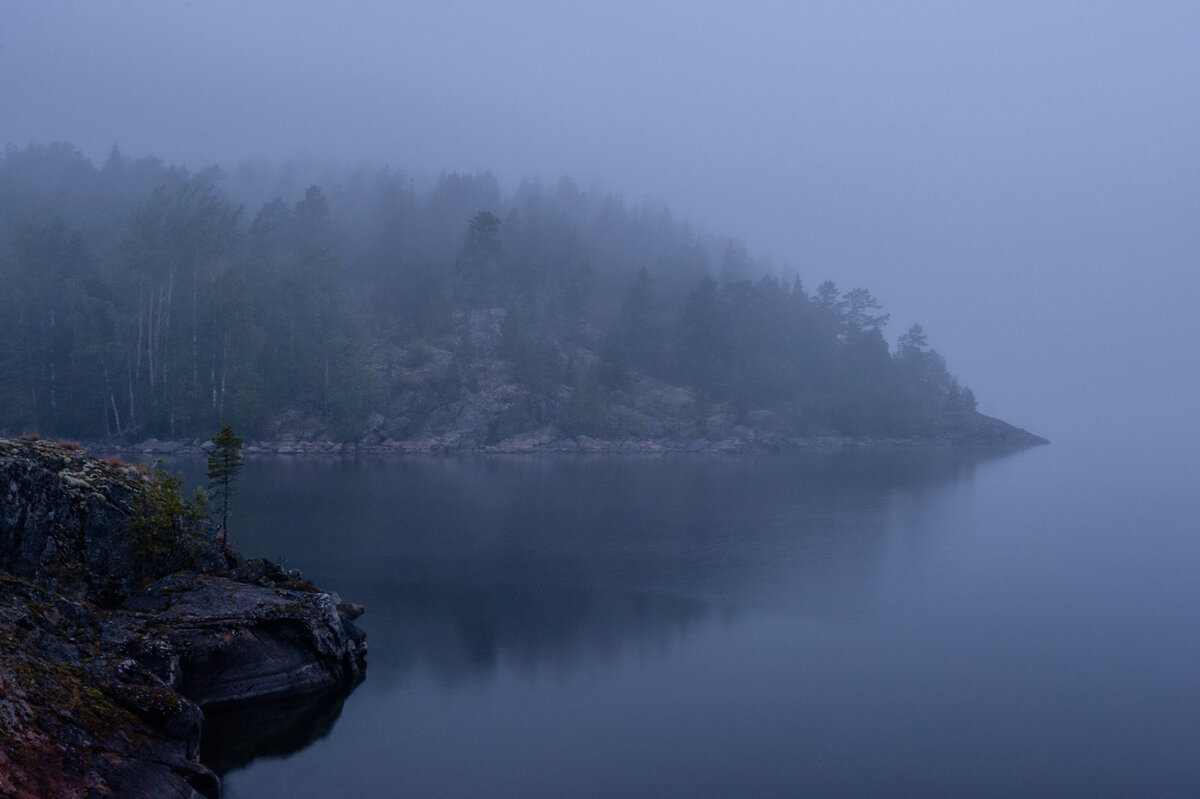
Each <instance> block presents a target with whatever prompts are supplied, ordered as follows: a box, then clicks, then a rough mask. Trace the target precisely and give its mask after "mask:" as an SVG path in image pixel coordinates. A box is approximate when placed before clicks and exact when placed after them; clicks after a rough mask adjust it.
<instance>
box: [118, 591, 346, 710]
mask: <svg viewBox="0 0 1200 799" xmlns="http://www.w3.org/2000/svg"><path fill="white" fill-rule="evenodd" d="M123 609H124V610H125V611H127V613H125V614H124V615H125V616H126V620H125V623H128V624H130V625H131V627H132V628H133V630H132V631H131V634H130V636H129V640H130V641H133V642H136V645H137V646H139V647H141V650H140V651H141V652H142V653H143V654H142V659H143V661H144V662H147V663H151V664H153V665H154V667H155V670H156V672H157V673H158V676H159V677H160V678H162V679H163V680H164V681H165V682H167V683H168V684H170V685H171V686H172V687H174V688H176V689H177V690H178V691H179V692H180V693H182V694H183V695H184V696H186V697H188V698H189V699H191V700H192V701H193V702H196V703H197V704H200V705H202V706H204V707H227V706H229V705H236V704H241V703H246V702H261V701H274V700H278V699H286V698H295V697H300V696H305V695H309V694H316V693H320V692H322V691H326V690H328V689H330V688H333V687H335V686H338V685H342V684H343V683H346V682H350V681H355V680H357V679H358V678H359V677H360V676H361V673H362V663H363V659H364V657H365V656H366V643H365V641H364V638H365V636H364V635H363V634H362V632H361V631H360V630H359V629H358V628H357V627H355V626H354V625H353V624H352V623H351V622H350V621H348V620H344V619H343V618H342V617H341V615H339V613H338V600H337V598H336V596H335V595H332V594H326V593H322V592H319V591H311V590H309V591H305V590H296V589H283V588H274V587H263V586H260V585H255V584H247V583H240V582H236V581H234V580H229V579H226V578H223V577H216V576H207V575H197V576H171V577H166V578H163V579H162V580H159V581H158V582H156V583H155V584H153V585H151V586H150V587H149V588H147V589H145V590H144V591H140V592H139V593H137V594H135V595H134V596H132V597H130V598H129V599H128V600H127V601H126V602H125V604H124V606H123ZM139 628H140V629H139Z"/></svg>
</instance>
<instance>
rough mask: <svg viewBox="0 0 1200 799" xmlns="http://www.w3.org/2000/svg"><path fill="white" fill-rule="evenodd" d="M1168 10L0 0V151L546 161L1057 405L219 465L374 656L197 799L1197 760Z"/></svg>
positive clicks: (1165, 779)
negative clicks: (705, 446) (637, 445)
mask: <svg viewBox="0 0 1200 799" xmlns="http://www.w3.org/2000/svg"><path fill="white" fill-rule="evenodd" d="M1197 41H1200V4H1197V3H1194V2H1185V1H1184V0H1168V1H1167V2H1160V3H1155V4H1153V6H1152V7H1141V6H1136V5H1134V4H1129V3H1116V2H1083V1H1082V0H1070V1H1069V2H1063V3H1056V4H1053V5H1048V4H1045V3H1033V2H1015V3H1005V4H991V5H989V6H987V7H982V6H979V5H978V4H961V3H948V2H941V1H940V0H938V1H936V2H935V1H934V0H923V1H922V2H918V3H915V4H905V5H903V6H900V5H897V4H894V3H885V2H875V1H874V0H872V1H871V2H865V3H856V4H845V3H835V2H823V1H818V2H806V3H803V4H795V3H783V2H765V3H756V4H753V5H752V7H751V6H749V5H748V4H745V3H741V4H735V3H726V2H699V3H689V4H687V5H686V6H685V5H683V4H680V3H677V2H665V1H664V2H657V1H651V2H638V3H633V2H625V1H624V0H619V1H618V2H610V3H604V4H592V5H589V6H588V7H586V8H584V7H581V6H576V5H574V4H554V3H547V2H537V1H535V0H530V1H529V2H525V1H524V0H521V1H519V2H512V3H506V4H502V5H501V4H489V3H480V2H473V1H472V0H451V1H449V2H440V3H425V4H411V3H406V4H393V3H382V2H363V3H356V4H353V5H350V6H345V5H339V4H332V3H323V2H317V1H316V0H304V2H295V3H289V4H288V5H287V7H286V9H284V8H282V7H280V6H279V5H277V4H269V3H262V4H255V3H244V2H237V3H234V2H226V1H225V0H219V1H218V2H206V3H191V4H163V3H156V2H151V1H150V0H130V1H129V2H120V3H116V2H84V1H83V0H76V1H74V2H71V1H66V2H61V3H24V2H18V0H0V109H2V112H0V142H3V143H5V144H7V145H9V146H12V147H18V148H19V147H24V146H26V145H28V144H30V143H40V144H45V143H49V142H54V141H65V142H69V143H72V144H74V145H75V146H77V147H79V148H80V149H81V150H82V152H83V153H84V154H85V155H86V156H87V157H88V158H90V159H91V161H92V162H94V163H96V164H102V163H104V160H105V158H106V157H107V156H108V154H109V152H110V148H111V147H112V146H113V145H114V144H116V145H118V146H119V148H120V149H121V151H122V152H123V153H125V154H126V155H127V156H131V157H135V158H136V157H141V156H145V155H154V156H157V157H160V158H162V159H164V160H166V161H167V162H169V163H183V164H186V166H187V167H188V168H189V169H190V170H192V171H193V172H195V171H197V170H200V169H203V168H204V167H206V166H208V165H211V164H218V165H220V166H221V167H222V169H223V170H224V173H225V178H224V179H223V184H224V185H225V186H232V185H240V186H243V187H245V186H247V185H255V184H254V180H255V176H256V175H264V174H276V173H275V172H274V170H280V172H281V173H282V174H285V175H289V176H290V179H291V180H293V181H294V185H295V186H296V187H298V189H297V191H299V192H301V194H302V193H303V191H304V189H305V188H306V187H307V185H308V183H311V182H322V181H324V180H325V178H326V177H328V176H338V177H334V178H332V179H334V180H341V179H346V180H349V178H347V177H346V176H348V175H352V174H354V172H353V170H354V169H355V168H361V171H360V174H373V173H374V171H375V170H376V169H377V168H379V167H381V166H384V165H389V166H390V167H392V168H394V169H395V170H397V171H398V172H400V173H403V174H405V175H409V176H411V178H412V184H413V185H416V186H429V185H432V184H434V183H435V182H436V181H437V179H438V176H439V175H441V174H443V173H444V172H452V171H456V170H457V171H461V172H463V173H467V174H476V173H480V172H485V171H490V172H491V174H492V175H494V176H495V179H496V180H495V185H496V187H497V191H498V192H500V193H502V194H503V195H504V196H510V195H511V194H512V193H513V192H516V191H517V190H518V188H519V187H520V185H521V181H523V180H525V179H530V180H537V179H540V180H541V181H543V182H544V184H545V185H547V186H550V185H554V184H555V182H556V181H557V180H558V179H559V177H560V176H562V175H568V176H570V177H571V178H573V180H574V181H575V182H576V184H577V185H578V186H583V187H587V188H588V190H589V191H591V190H592V189H593V188H595V190H596V196H603V194H604V193H606V192H610V191H611V192H613V193H615V194H616V195H620V196H622V197H623V198H624V200H625V201H626V202H627V204H628V206H629V207H630V208H638V207H642V206H643V204H645V205H647V206H655V205H657V204H660V203H662V204H666V205H667V206H668V207H669V208H670V209H671V213H672V214H673V218H674V219H687V220H689V221H690V222H691V223H692V224H693V225H695V227H696V229H698V230H700V231H701V232H707V233H712V234H713V235H717V236H733V237H735V238H736V239H738V240H740V241H741V242H743V243H744V244H745V245H746V247H747V248H748V250H749V251H750V253H751V254H752V255H753V256H755V257H756V258H759V259H761V262H764V263H765V262H768V261H769V262H770V264H771V265H772V267H773V268H774V269H775V270H776V271H778V272H779V273H780V274H781V275H783V276H785V277H790V276H792V275H797V276H799V277H800V278H802V279H803V280H804V281H805V285H806V286H808V287H809V288H810V289H811V288H814V287H815V285H816V283H817V282H819V281H820V280H823V279H825V278H831V279H833V280H835V281H836V282H837V283H838V285H839V286H841V287H842V288H843V289H850V288H853V287H857V286H864V287H867V288H869V289H870V291H871V292H872V293H873V294H874V296H875V297H877V298H878V299H879V300H880V302H881V303H882V304H883V306H884V307H885V308H886V310H887V312H889V313H890V314H891V322H890V325H889V326H888V328H887V329H886V334H887V337H888V340H889V342H894V341H895V339H896V336H897V335H898V334H900V333H902V332H903V331H904V330H906V329H908V327H909V325H910V324H911V323H913V322H919V323H921V324H922V325H923V326H924V328H925V331H926V332H927V333H928V334H929V337H930V340H931V341H932V342H934V343H935V344H936V347H937V349H938V350H939V351H940V352H941V353H942V354H944V355H945V356H946V360H947V362H948V363H949V364H950V367H951V369H952V371H953V372H954V373H955V374H956V375H957V376H958V377H959V378H961V380H962V381H963V383H964V384H966V385H969V386H971V387H972V388H973V390H974V392H975V394H976V395H977V396H978V398H979V401H980V406H979V410H980V411H982V412H984V413H987V414H991V415H995V416H998V417H1000V418H1003V419H1006V420H1008V421H1011V422H1012V423H1014V424H1016V425H1018V426H1020V427H1024V428H1027V429H1028V430H1030V431H1032V432H1035V433H1037V434H1040V435H1044V436H1046V437H1048V438H1049V439H1051V441H1052V442H1053V443H1052V445H1051V446H1050V447H1044V448H1037V449H1032V450H1026V451H1022V452H1018V453H1009V454H1006V455H998V454H996V453H983V454H981V453H979V452H972V451H966V450H962V451H951V450H937V449H914V450H910V451H903V452H837V453H816V454H798V455H795V456H786V457H774V456H764V457H758V458H743V457H731V458H712V457H678V458H645V459H642V458H622V459H616V458H536V457H535V458H470V457H463V458H424V459H411V460H410V459H396V460H372V459H359V460H304V459H288V458H280V459H258V460H252V461H251V462H250V464H249V465H248V467H247V469H246V472H245V474H244V477H243V480H242V484H241V485H240V489H241V490H240V493H239V494H238V503H237V507H236V512H235V518H234V523H233V528H232V531H231V540H232V542H233V544H234V545H235V546H237V547H239V548H240V549H242V550H243V551H244V552H246V553H247V554H250V555H264V556H267V557H271V558H274V559H277V560H280V561H282V562H283V563H284V565H285V566H288V567H298V568H301V569H303V570H304V571H305V573H306V576H308V577H309V578H310V579H312V580H313V581H314V582H315V583H317V584H318V585H320V586H322V587H323V588H326V587H327V588H329V589H333V590H337V591H339V592H341V594H342V595H343V597H344V598H346V599H347V600H350V601H355V602H362V603H364V604H365V605H366V606H367V615H366V616H365V617H364V618H363V620H362V621H363V625H364V627H365V628H366V630H367V632H368V634H369V636H370V637H369V642H370V648H371V649H370V669H369V673H368V677H367V680H366V682H365V683H364V684H363V685H361V686H360V687H359V688H358V689H357V690H356V691H355V692H354V693H352V694H351V695H350V696H349V697H348V698H347V699H346V700H345V702H344V704H343V703H342V702H341V697H334V698H327V701H324V700H323V701H322V702H318V703H316V704H315V705H313V706H311V707H302V708H286V709H283V710H280V712H279V713H274V712H273V713H272V714H270V715H269V716H264V720H263V722H262V727H263V728H264V729H263V736H262V737H255V736H247V737H244V738H243V737H239V736H238V735H236V734H235V733H234V732H232V731H233V730H235V729H244V725H243V724H242V723H241V720H239V719H233V720H231V721H229V725H228V726H227V727H226V728H225V730H226V732H225V733H221V735H227V736H228V737H227V738H226V739H225V745H224V748H223V749H219V751H216V752H215V753H214V751H213V750H212V749H209V750H208V751H207V752H206V757H210V758H212V759H211V760H210V762H214V763H218V764H220V767H221V768H222V769H225V768H228V769H230V771H229V774H228V780H227V795H228V796H230V797H233V798H234V799H237V798H238V797H271V796H288V797H304V796H328V795H346V796H352V795H357V796H384V795H398V794H411V795H417V796H481V795H486V796H495V797H504V796H513V797H516V796H534V795H570V796H615V795H620V796H630V797H636V796H668V795H682V796H692V797H697V796H730V795H747V796H793V795H796V793H797V792H808V793H811V794H813V795H830V794H843V795H858V796H871V795H876V796H896V795H911V796H932V795H971V796H1046V797H1058V796H1064V795H1081V796H1114V797H1115V796H1131V795H1155V796H1171V795H1196V794H1197V793H1198V792H1200V757H1198V756H1197V755H1198V754H1200V732H1198V730H1200V725H1198V724H1197V723H1196V721H1197V712H1196V708H1197V707H1200V677H1197V674H1200V670H1198V669H1197V668H1196V665H1197V663H1198V662H1200V636H1198V635H1197V629H1196V623H1195V613H1194V609H1195V607H1196V606H1197V600H1200V596H1198V595H1197V592H1198V589H1197V587H1196V581H1195V574H1196V573H1197V566H1198V565H1200V539H1198V538H1197V537H1196V536H1195V534H1194V532H1195V526H1196V519H1197V518H1198V517H1200V506H1198V501H1197V499H1196V491H1195V487H1196V485H1197V483H1198V481H1200V457H1197V452H1200V425H1198V424H1197V423H1196V420H1195V404H1196V403H1195V397H1196V396H1197V393H1198V391H1197V390H1198V388H1200V357H1197V349H1196V333H1197V327H1196V321H1195V319H1196V314H1195V309H1196V307H1197V302H1198V301H1200V269H1197V268H1196V267H1197V264H1200V137H1197V135H1196V133H1197V131H1200V91H1197V88H1198V76H1200V48H1198V47H1196V42H1197ZM281 185H282V184H281ZM288 185H289V186H292V185H293V184H288ZM0 188H3V187H0ZM276 189H277V187H275V186H262V185H255V191H257V192H258V195H254V194H253V193H251V194H250V196H253V197H254V199H256V200H262V201H266V200H269V199H271V197H272V196H273V193H286V192H285V191H284V190H283V189H279V190H278V192H276ZM291 191H292V189H291V188H288V189H287V192H291ZM330 193H331V194H332V193H333V192H332V191H331V192H330ZM58 199H60V200H61V199H63V198H58ZM67 199H70V198H67ZM300 199H301V196H292V195H290V194H289V196H287V197H285V198H284V200H285V203H286V204H287V205H288V206H289V207H290V206H291V204H293V203H296V202H297V201H299V200H300ZM64 201H65V200H64ZM247 202H249V200H247ZM254 210H255V209H254V208H250V207H248V211H247V213H253V211H254ZM476 210H482V209H473V208H472V209H470V210H469V211H468V212H465V213H466V215H465V216H464V219H463V222H464V223H465V222H466V220H467V219H469V218H470V214H471V213H474V212H475V211H476ZM461 231H462V226H457V227H454V228H453V232H454V235H455V236H456V237H457V238H455V239H454V242H455V246H457V242H459V241H460V240H461ZM640 265H641V264H630V265H629V266H630V269H631V270H633V269H635V268H636V267H637V266H640ZM754 277H757V276H754ZM139 340H140V333H139ZM105 379H107V374H106V375H105ZM114 404H115V403H114ZM122 410H123V409H122ZM106 412H107V411H106ZM130 415H132V411H131V412H130ZM118 426H119V425H118ZM168 465H169V466H171V467H172V468H181V469H183V470H184V471H185V472H186V473H187V474H188V476H189V482H188V485H189V487H190V486H193V485H196V484H198V483H201V482H203V480H202V478H201V477H200V476H199V475H200V473H201V472H202V471H203V464H200V463H197V462H189V461H182V462H176V463H174V464H168ZM276 710H279V709H276ZM208 745H210V746H211V745H212V743H211V741H210V743H209V744H208Z"/></svg>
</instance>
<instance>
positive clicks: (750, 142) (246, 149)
mask: <svg viewBox="0 0 1200 799" xmlns="http://www.w3.org/2000/svg"><path fill="white" fill-rule="evenodd" d="M1197 41H1200V5H1197V4H1195V3H1192V2H1160V3H1155V4H1153V5H1152V6H1149V7H1136V6H1134V5H1133V4H1129V3H1117V2H1096V1H1095V0H1090V1H1089V2H1082V0H1079V1H1077V2H1061V3H1054V4H1045V3H1032V2H1030V3H1025V2H1017V3H1004V4H988V5H986V7H984V6H980V5H979V4H962V3H951V2H928V1H925V2H919V3H910V4H902V5H897V4H894V3H884V2H861V3H853V4H848V3H837V2H808V3H803V4H793V3H783V2H763V3H755V4H746V3H738V4H734V3H720V2H696V3H686V4H685V3H677V2H676V3H666V2H645V1H644V0H643V2H637V3H632V2H610V3H601V4H588V5H587V6H580V5H578V4H562V3H550V2H540V3H539V2H511V3H504V4H493V3H483V2H440V3H420V4H418V3H403V4H395V3H382V2H377V3H366V2H363V3H356V4H352V5H346V4H334V3H315V2H306V3H301V2H293V3H287V4H282V3H257V4H249V3H233V2H203V3H199V2H196V3H187V4H163V3H154V2H146V1H142V0H131V1H129V2H54V3H36V4H35V3H25V2H17V0H0V142H6V143H9V144H12V145H16V146H24V145H26V144H28V143H31V142H38V143H46V142H50V141H59V140H61V141H67V142H70V143H72V144H74V145H76V146H78V147H79V148H81V149H82V150H83V152H84V153H85V154H87V155H88V156H89V157H91V158H92V159H93V160H95V161H102V160H103V158H104V157H105V155H106V154H107V152H108V150H109V148H110V147H111V146H112V145H113V144H114V143H117V144H119V145H120V147H121V148H122V150H123V151H124V152H126V153H130V154H133V155H143V154H154V155H157V156H160V157H162V158H164V159H166V160H168V161H179V162H183V163H186V164H187V165H189V166H190V167H192V168H198V167H201V166H204V165H207V164H209V163H220V164H223V165H225V166H226V167H233V166H236V165H237V164H238V163H241V162H243V161H246V160H254V159H262V160H265V161H267V162H270V163H281V162H284V161H287V160H289V159H307V160H317V161H322V162H324V161H328V162H332V163H337V164H343V165H354V164H359V163H362V162H370V163H374V164H384V163H387V164H391V165H393V166H395V167H397V168H400V169H403V170H405V171H406V172H408V173H411V174H416V175H429V176H436V175H437V174H438V173H439V172H440V171H442V170H466V171H474V170H490V171H492V172H493V173H495V174H496V176H497V177H498V178H499V180H500V182H501V187H502V189H504V190H506V191H511V190H512V189H514V188H515V186H516V184H517V183H518V181H519V180H520V179H521V178H523V177H535V176H540V177H542V178H544V179H546V180H554V179H557V178H558V177H559V176H560V175H564V174H565V175H570V176H573V177H574V178H575V179H576V180H577V181H579V183H580V185H584V186H586V185H589V182H590V181H593V180H594V179H598V180H600V181H603V184H604V185H605V186H606V187H608V188H609V189H611V190H613V191H616V192H618V193H620V194H622V195H623V196H624V197H625V198H626V199H627V200H630V201H635V202H637V201H640V200H641V199H643V198H649V199H652V200H653V201H656V202H663V203H666V204H667V205H669V206H670V208H671V209H672V210H673V211H674V213H675V214H676V216H680V217H686V218H688V219H690V220H692V221H693V222H695V223H696V224H697V225H698V226H700V227H701V228H703V229H705V230H708V231H712V232H714V233H719V234H725V235H733V236H737V237H739V238H740V239H742V240H743V241H744V242H746V244H747V246H748V247H749V248H750V250H751V252H753V253H755V254H756V255H760V256H767V255H769V257H770V258H771V260H772V262H773V264H774V265H775V266H776V268H778V269H780V270H784V269H789V270H793V271H795V272H796V273H797V274H799V275H800V276H801V277H802V278H804V280H805V281H806V283H807V284H808V285H810V286H813V285H815V284H816V283H817V282H819V281H820V280H822V279H825V278H826V277H829V278H833V279H834V280H836V281H837V282H838V284H839V285H842V286H845V287H852V286H858V285H862V286H866V287H867V288H869V289H870V290H871V291H872V293H873V294H874V295H875V296H876V297H878V298H879V300H880V301H881V302H882V303H883V304H884V306H885V309H886V310H887V311H889V312H891V314H892V320H891V324H890V326H889V328H888V335H889V338H891V339H892V340H894V337H895V336H896V335H897V334H898V333H899V332H902V331H903V330H904V329H905V328H907V326H908V325H909V324H910V323H911V322H914V321H919V322H921V323H922V324H923V325H924V327H925V329H926V331H927V332H928V333H929V335H930V338H931V341H933V343H934V344H935V345H936V346H937V348H938V349H939V350H940V351H941V352H942V353H943V354H945V356H946V358H947V360H948V361H949V364H950V367H951V370H952V371H954V372H955V373H956V374H957V375H958V376H959V377H960V378H962V380H963V381H964V382H965V383H967V384H969V385H971V386H972V387H973V388H974V389H975V393H976V395H977V396H978V397H979V399H980V410H982V411H984V412H986V413H991V414H994V415H997V416H1001V417H1003V418H1005V419H1008V420H1009V421H1012V422H1013V423H1015V424H1018V425H1021V426H1023V427H1027V428H1029V429H1031V430H1034V431H1036V432H1038V433H1041V434H1043V435H1046V436H1048V437H1049V438H1051V439H1052V440H1058V441H1064V440H1077V441H1078V440H1083V439H1085V438H1087V437H1089V436H1093V435H1095V434H1096V431H1097V430H1102V431H1104V432H1103V436H1104V437H1106V438H1111V436H1112V435H1113V433H1112V432H1111V430H1109V429H1108V428H1109V426H1114V427H1115V428H1116V429H1117V431H1118V433H1119V434H1120V435H1127V434H1133V435H1137V436H1139V437H1142V438H1144V439H1150V440H1154V441H1156V442H1157V443H1158V444H1162V445H1166V444H1167V443H1169V442H1174V443H1175V444H1186V443H1188V440H1190V439H1194V438H1195V437H1196V428H1197V425H1195V424H1194V423H1193V422H1192V420H1191V417H1190V414H1191V412H1192V406H1193V405H1194V397H1195V395H1196V389H1197V387H1198V386H1200V380H1198V378H1200V358H1198V357H1197V350H1196V338H1197V337H1196V332H1197V325H1196V321H1195V317H1194V311H1195V305H1196V300H1197V299H1198V298H1200V276H1198V271H1200V270H1197V265H1198V264H1200V259H1198V257H1197V256H1200V136H1198V134H1200V91H1198V89H1200V85H1198V83H1200V48H1197V47H1196V42H1197Z"/></svg>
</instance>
